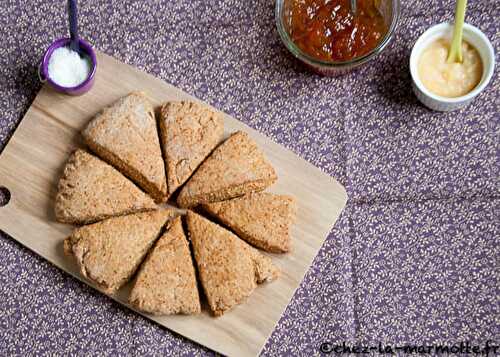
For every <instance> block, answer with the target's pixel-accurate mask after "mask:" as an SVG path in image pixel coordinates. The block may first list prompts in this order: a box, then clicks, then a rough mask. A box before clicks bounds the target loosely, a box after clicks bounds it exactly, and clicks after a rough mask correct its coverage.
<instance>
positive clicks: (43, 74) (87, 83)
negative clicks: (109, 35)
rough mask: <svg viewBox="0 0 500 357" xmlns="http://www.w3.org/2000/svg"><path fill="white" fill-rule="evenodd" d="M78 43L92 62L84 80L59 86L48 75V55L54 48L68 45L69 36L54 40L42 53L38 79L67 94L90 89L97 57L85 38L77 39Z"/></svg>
mask: <svg viewBox="0 0 500 357" xmlns="http://www.w3.org/2000/svg"><path fill="white" fill-rule="evenodd" d="M78 42H79V44H80V49H81V50H82V51H83V52H84V53H85V54H86V55H88V56H89V58H90V61H91V64H92V69H91V71H90V74H89V76H88V77H87V79H86V80H84V81H83V82H82V83H80V84H79V85H77V86H76V87H63V86H60V85H59V84H57V83H55V82H54V81H53V80H52V79H50V77H49V60H50V56H52V52H54V51H55V50H56V49H58V48H59V47H65V46H69V43H70V39H69V38H60V39H58V40H56V41H54V42H53V43H52V44H51V45H50V46H49V48H48V49H47V51H45V54H44V55H43V59H42V62H41V63H40V66H39V67H38V77H39V78H40V81H41V82H42V83H48V84H49V86H50V87H52V88H53V89H54V90H56V91H58V92H61V93H65V94H69V95H82V94H84V93H86V92H88V91H89V90H90V88H92V85H93V84H94V78H95V72H96V69H97V58H96V55H95V52H94V50H93V48H92V46H91V45H90V44H89V43H88V42H86V41H85V40H82V39H79V41H78Z"/></svg>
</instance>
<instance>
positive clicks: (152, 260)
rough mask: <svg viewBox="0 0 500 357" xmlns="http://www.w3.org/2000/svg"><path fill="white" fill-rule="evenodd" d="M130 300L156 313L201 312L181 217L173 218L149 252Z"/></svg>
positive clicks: (136, 305)
mask: <svg viewBox="0 0 500 357" xmlns="http://www.w3.org/2000/svg"><path fill="white" fill-rule="evenodd" d="M129 302H130V304H131V305H132V306H134V307H135V308H137V309H138V310H141V311H144V312H147V313H150V314H154V315H170V314H197V313H200V312H201V306H200V298H199V294H198V286H197V283H196V273H195V269H194V266H193V260H192V258H191V252H190V250H189V243H188V241H187V240H186V236H185V235H184V231H183V229H182V222H181V218H180V217H177V218H175V219H174V220H173V221H171V224H169V228H168V230H167V231H166V232H165V233H164V234H163V235H162V236H161V237H160V239H158V241H157V242H156V243H155V245H154V247H153V248H152V249H151V251H150V252H149V253H148V256H147V258H146V259H145V261H144V262H143V263H142V265H141V267H140V269H139V272H138V274H137V278H136V281H135V284H134V287H133V289H132V291H131V293H130V297H129Z"/></svg>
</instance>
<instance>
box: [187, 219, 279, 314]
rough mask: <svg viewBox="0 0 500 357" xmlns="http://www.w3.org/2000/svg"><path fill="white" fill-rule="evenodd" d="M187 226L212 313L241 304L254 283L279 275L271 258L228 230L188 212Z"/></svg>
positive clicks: (272, 278)
mask: <svg viewBox="0 0 500 357" xmlns="http://www.w3.org/2000/svg"><path fill="white" fill-rule="evenodd" d="M187 226H188V230H189V237H190V239H191V242H192V244H193V251H194V257H195V261H196V265H197V266H198V274H199V277H200V281H201V285H202V286H203V290H204V291H205V295H206V296H207V300H208V304H209V306H210V309H211V310H212V312H213V314H214V315H215V316H220V315H222V314H223V313H224V312H225V311H227V310H229V309H231V308H232V307H234V306H235V305H237V304H240V303H242V302H243V301H244V300H245V299H246V298H247V297H248V296H249V295H250V294H251V293H252V291H253V290H254V289H255V287H256V283H257V282H259V283H260V282H264V281H271V280H274V279H275V278H277V277H278V275H279V270H278V268H276V267H275V266H274V265H273V264H272V262H271V260H270V258H268V257H264V256H263V255H262V254H260V253H259V252H258V251H257V250H256V249H255V248H252V247H251V246H249V245H248V244H247V243H245V242H244V241H242V240H241V239H239V238H238V237H237V236H236V235H234V234H233V233H231V232H230V231H228V230H226V229H224V228H222V227H221V226H219V225H217V224H215V223H212V222H210V221H209V220H208V219H206V218H204V217H202V216H199V215H197V214H195V213H193V212H191V211H188V212H187Z"/></svg>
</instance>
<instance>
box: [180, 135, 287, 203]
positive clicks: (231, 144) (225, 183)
mask: <svg viewBox="0 0 500 357" xmlns="http://www.w3.org/2000/svg"><path fill="white" fill-rule="evenodd" d="M276 180H277V176H276V171H275V170H274V168H273V167H272V166H271V164H270V163H269V161H268V160H267V159H266V157H265V156H264V153H263V152H262V151H261V150H260V149H259V148H258V147H257V144H256V143H255V142H254V141H253V140H252V139H250V137H249V136H248V134H246V133H244V132H241V131H238V132H236V133H234V134H232V135H231V136H230V137H229V138H228V139H227V140H226V141H225V142H223V143H222V144H221V145H220V146H219V147H217V148H216V149H215V150H214V151H213V153H212V154H211V155H210V156H209V157H208V158H207V159H206V160H205V162H203V163H202V164H201V166H200V167H199V168H198V170H197V171H196V172H195V173H194V175H193V176H192V177H191V179H189V181H188V182H187V183H186V184H185V185H184V187H183V188H182V190H181V192H180V194H179V197H178V198H177V203H178V205H179V206H180V207H183V208H187V207H194V206H197V205H199V204H205V203H210V202H217V201H224V200H227V199H231V198H234V197H238V196H242V195H244V194H246V193H249V192H255V191H262V190H264V189H265V188H267V187H268V186H270V185H272V184H273V183H274V182H275V181H276Z"/></svg>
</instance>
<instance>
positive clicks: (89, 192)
mask: <svg viewBox="0 0 500 357" xmlns="http://www.w3.org/2000/svg"><path fill="white" fill-rule="evenodd" d="M155 207H156V205H155V203H154V201H153V200H152V199H151V197H149V196H148V195H147V194H145V193H144V192H142V191H141V190H140V189H139V188H138V187H137V186H135V185H134V184H133V183H132V181H130V180H129V179H127V178H126V177H125V176H123V175H122V174H121V173H120V172H119V171H118V170H116V169H115V168H114V167H112V166H110V165H108V164H106V163H105V162H104V161H102V160H100V159H98V158H97V157H95V156H93V155H91V154H89V153H87V152H85V151H83V150H80V149H78V150H76V151H75V152H74V153H73V154H72V155H71V156H70V158H69V160H68V162H67V163H66V167H65V168H64V173H63V176H62V177H61V179H60V180H59V184H58V192H57V195H56V203H55V214H56V218H57V220H58V221H59V222H65V223H73V224H88V223H93V222H96V221H100V220H102V219H106V218H109V217H113V216H121V215H124V214H129V213H134V212H141V211H146V210H150V209H154V208H155Z"/></svg>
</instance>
